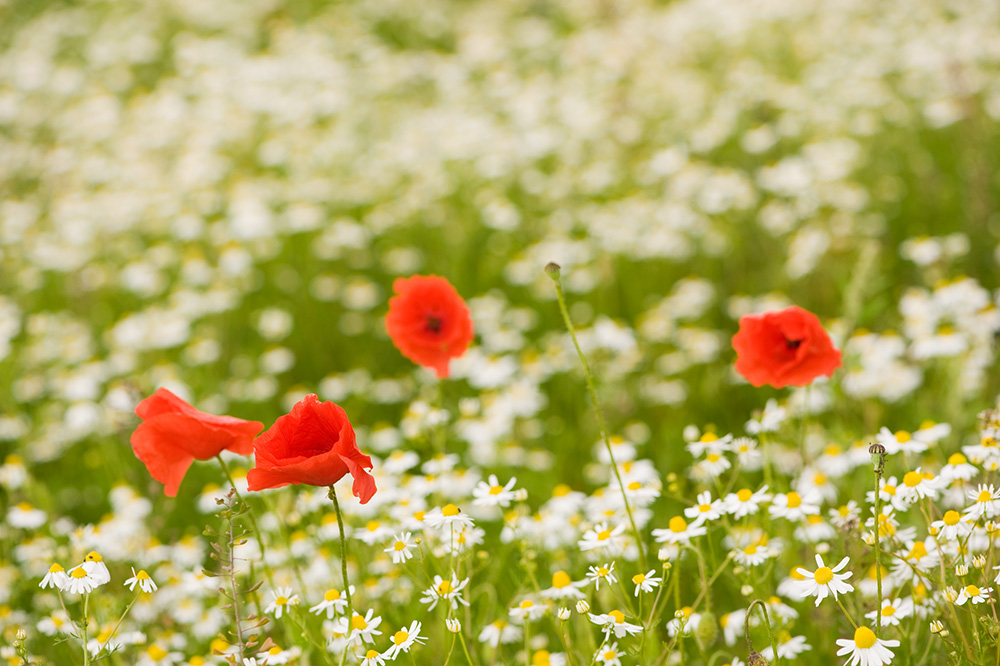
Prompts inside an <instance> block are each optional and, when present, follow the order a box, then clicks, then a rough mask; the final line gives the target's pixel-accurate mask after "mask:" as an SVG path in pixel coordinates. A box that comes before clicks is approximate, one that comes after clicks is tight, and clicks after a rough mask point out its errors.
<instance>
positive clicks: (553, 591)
mask: <svg viewBox="0 0 1000 666" xmlns="http://www.w3.org/2000/svg"><path fill="white" fill-rule="evenodd" d="M586 584H587V581H585V580H584V581H575V582H574V581H573V579H572V578H570V577H569V574H568V573H566V572H565V571H557V572H555V573H554V574H552V587H550V588H547V589H544V590H542V596H543V597H545V598H546V599H553V600H556V601H562V600H565V599H583V598H584V597H585V596H586V595H585V594H584V593H583V592H581V591H580V588H581V587H582V586H584V585H586Z"/></svg>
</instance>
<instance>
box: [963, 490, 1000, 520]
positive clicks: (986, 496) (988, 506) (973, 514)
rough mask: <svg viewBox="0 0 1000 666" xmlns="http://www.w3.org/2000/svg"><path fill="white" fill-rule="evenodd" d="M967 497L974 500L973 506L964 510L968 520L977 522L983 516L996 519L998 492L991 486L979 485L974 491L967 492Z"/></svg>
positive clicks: (999, 492)
mask: <svg viewBox="0 0 1000 666" xmlns="http://www.w3.org/2000/svg"><path fill="white" fill-rule="evenodd" d="M968 497H969V499H971V500H974V502H973V504H972V505H971V506H969V507H968V508H966V509H965V515H967V516H968V517H969V518H970V519H972V520H979V519H980V518H982V517H983V516H985V517H987V518H996V517H997V515H1000V490H997V489H994V487H993V484H990V485H986V484H983V483H980V484H979V486H978V488H977V489H976V490H970V491H969V495H968Z"/></svg>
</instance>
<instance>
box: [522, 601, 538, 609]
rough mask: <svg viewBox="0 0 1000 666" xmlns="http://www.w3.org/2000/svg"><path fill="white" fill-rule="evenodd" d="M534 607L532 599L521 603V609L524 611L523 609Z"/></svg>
mask: <svg viewBox="0 0 1000 666" xmlns="http://www.w3.org/2000/svg"><path fill="white" fill-rule="evenodd" d="M534 605H535V602H534V601H531V600H530V599H525V600H524V601H522V602H521V609H522V610H523V609H527V608H531V607H532V606H534Z"/></svg>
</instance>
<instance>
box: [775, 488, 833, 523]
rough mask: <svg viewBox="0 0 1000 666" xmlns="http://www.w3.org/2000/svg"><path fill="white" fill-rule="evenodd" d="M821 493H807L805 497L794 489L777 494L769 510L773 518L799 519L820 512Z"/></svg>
mask: <svg viewBox="0 0 1000 666" xmlns="http://www.w3.org/2000/svg"><path fill="white" fill-rule="evenodd" d="M820 502H821V500H820V498H819V495H806V496H805V497H803V496H802V495H799V494H798V493H797V492H795V491H794V490H792V491H790V492H788V493H787V494H780V493H779V494H777V495H775V496H774V499H773V500H772V501H771V506H769V507H768V509H767V511H768V513H769V514H771V517H772V518H785V519H786V520H791V521H799V520H802V519H803V518H805V517H806V516H815V515H818V514H819V505H820Z"/></svg>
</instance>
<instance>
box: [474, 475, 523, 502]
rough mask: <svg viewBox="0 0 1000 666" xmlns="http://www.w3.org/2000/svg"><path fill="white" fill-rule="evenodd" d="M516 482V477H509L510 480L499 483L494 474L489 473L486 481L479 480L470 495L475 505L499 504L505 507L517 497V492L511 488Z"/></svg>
mask: <svg viewBox="0 0 1000 666" xmlns="http://www.w3.org/2000/svg"><path fill="white" fill-rule="evenodd" d="M515 483H517V477H511V478H510V481H508V482H507V483H506V484H503V485H501V484H500V481H499V480H498V479H497V476H496V474H490V476H489V480H488V481H480V482H479V484H478V485H477V486H476V487H475V488H473V490H472V496H473V497H475V498H476V499H475V500H473V502H472V503H473V504H474V505H475V506H499V507H507V506H510V503H511V502H512V501H514V500H515V499H516V498H517V493H516V492H515V491H514V490H513V488H514V484H515Z"/></svg>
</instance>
